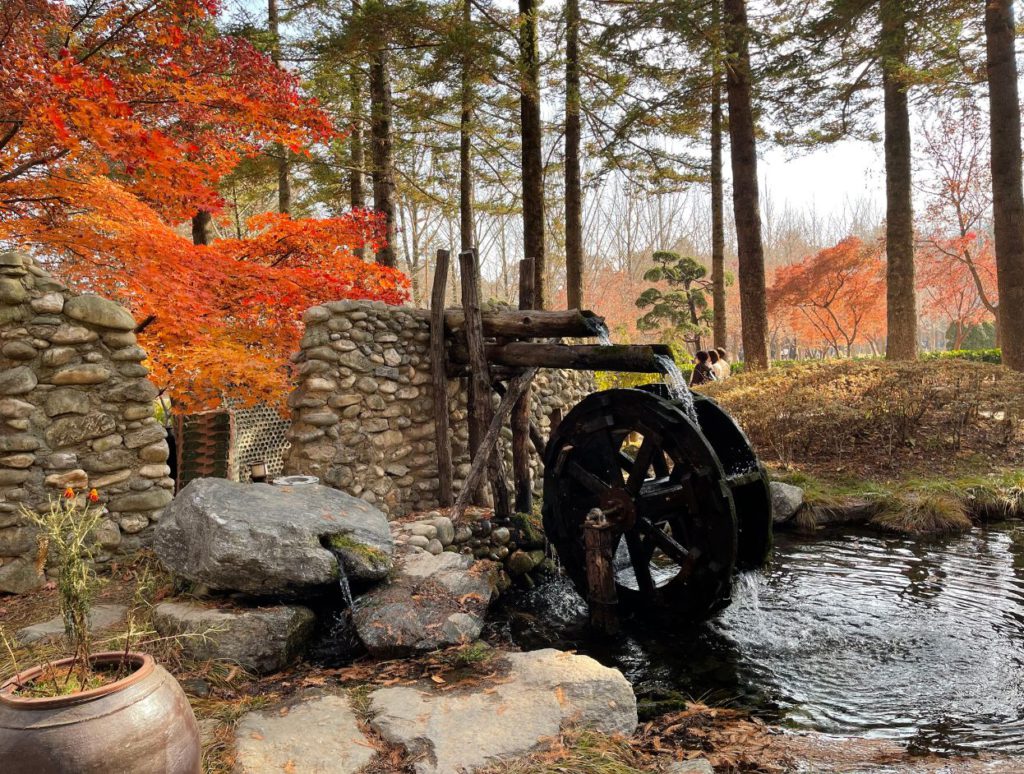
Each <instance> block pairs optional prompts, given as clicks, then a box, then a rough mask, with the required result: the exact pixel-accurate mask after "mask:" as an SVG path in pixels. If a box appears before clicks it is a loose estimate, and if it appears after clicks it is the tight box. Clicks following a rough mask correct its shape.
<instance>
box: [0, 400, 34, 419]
mask: <svg viewBox="0 0 1024 774" xmlns="http://www.w3.org/2000/svg"><path fill="white" fill-rule="evenodd" d="M34 410H35V406H33V405H32V404H31V403H26V402H25V401H23V400H18V399H17V398H3V399H0V416H2V417H9V418H11V419H24V418H25V417H27V416H28V415H29V414H31V413H32V412H33V411H34Z"/></svg>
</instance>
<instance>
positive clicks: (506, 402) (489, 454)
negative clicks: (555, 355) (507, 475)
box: [451, 368, 537, 521]
mask: <svg viewBox="0 0 1024 774" xmlns="http://www.w3.org/2000/svg"><path fill="white" fill-rule="evenodd" d="M536 373H537V369H536V368H531V369H529V370H528V371H526V372H524V373H521V374H519V375H518V376H516V377H515V378H514V379H512V381H510V382H509V383H508V389H507V390H506V391H505V395H504V396H503V397H502V399H501V402H500V403H499V404H498V410H497V411H495V412H494V416H493V417H491V424H490V425H489V426H488V428H487V433H486V434H485V435H484V438H483V441H482V442H481V444H480V449H479V450H478V451H477V453H476V455H475V456H474V457H473V464H472V465H471V466H470V468H469V475H467V476H466V482H465V484H463V486H462V490H461V491H460V492H459V496H458V497H457V498H455V506H454V507H453V508H452V511H451V518H452V521H457V520H458V519H459V518H461V516H462V512H463V511H464V510H465V509H466V505H467V503H468V501H469V498H470V496H471V495H470V491H471V490H472V489H474V488H476V486H477V485H478V483H479V481H480V476H481V474H482V473H483V471H484V468H485V467H489V465H490V463H491V462H492V461H493V460H494V459H496V458H497V457H498V455H497V454H496V453H495V450H496V448H497V445H498V436H499V435H500V434H501V426H502V425H503V424H505V420H506V419H508V417H509V414H511V413H512V407H513V406H514V405H515V404H516V402H517V401H518V400H519V398H520V397H522V395H523V393H524V392H525V391H526V389H527V388H528V387H529V386H530V382H531V381H532V380H533V377H534V375H535V374H536ZM506 494H507V493H506ZM495 513H497V508H495Z"/></svg>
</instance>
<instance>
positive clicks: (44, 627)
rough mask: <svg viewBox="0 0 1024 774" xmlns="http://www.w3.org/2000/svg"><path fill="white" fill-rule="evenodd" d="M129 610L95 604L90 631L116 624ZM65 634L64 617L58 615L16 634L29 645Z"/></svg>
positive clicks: (90, 614) (91, 612) (23, 642)
mask: <svg viewBox="0 0 1024 774" xmlns="http://www.w3.org/2000/svg"><path fill="white" fill-rule="evenodd" d="M127 612H128V608H127V607H125V606H124V605H93V606H92V608H90V610H89V632H90V633H92V634H95V633H96V632H101V631H103V630H104V629H109V628H111V627H112V626H116V625H117V624H119V623H121V621H123V620H124V616H125V613H127ZM63 635H64V619H63V618H62V617H61V616H59V615H58V616H56V617H54V618H51V619H50V620H48V621H43V622H42V623H38V624H32V625H31V626H26V627H25V628H23V629H19V630H18V633H17V634H16V635H15V636H16V637H17V639H18V642H20V643H21V644H22V645H28V644H29V643H30V642H38V641H39V640H45V639H49V638H51V637H60V636H63Z"/></svg>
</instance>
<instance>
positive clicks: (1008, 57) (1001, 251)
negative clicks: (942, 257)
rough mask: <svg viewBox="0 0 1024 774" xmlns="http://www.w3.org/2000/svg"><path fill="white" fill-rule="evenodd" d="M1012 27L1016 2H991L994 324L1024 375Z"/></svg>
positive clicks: (1022, 200) (1023, 216)
mask: <svg viewBox="0 0 1024 774" xmlns="http://www.w3.org/2000/svg"><path fill="white" fill-rule="evenodd" d="M1014 29H1015V28H1014V20H1013V3H1012V0H987V1H986V3H985V43H986V52H987V59H986V63H987V66H988V99H989V114H990V121H991V124H990V133H991V138H992V140H991V141H992V210H993V215H994V225H995V245H996V280H997V284H998V287H999V316H998V318H997V321H996V322H997V324H998V325H997V331H998V336H999V338H998V342H999V344H1000V345H1001V346H1002V350H1003V365H1005V366H1008V367H1009V368H1012V369H1014V370H1015V371H1024V192H1022V187H1021V145H1020V102H1019V100H1018V96H1017V60H1016V58H1015V56H1014V45H1015V42H1016V41H1015V35H1014Z"/></svg>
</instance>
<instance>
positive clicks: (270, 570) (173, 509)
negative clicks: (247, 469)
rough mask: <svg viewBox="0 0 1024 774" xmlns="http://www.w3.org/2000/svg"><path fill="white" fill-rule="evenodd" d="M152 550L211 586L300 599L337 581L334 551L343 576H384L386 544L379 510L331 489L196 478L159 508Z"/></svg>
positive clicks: (173, 568) (386, 531)
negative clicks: (161, 512) (168, 503)
mask: <svg viewBox="0 0 1024 774" xmlns="http://www.w3.org/2000/svg"><path fill="white" fill-rule="evenodd" d="M325 546H329V547H330V548H327V547H325ZM154 548H155V550H156V552H157V555H158V556H159V557H160V559H161V561H163V563H164V564H165V565H166V566H167V567H168V568H169V569H170V570H171V571H173V572H175V573H177V574H178V575H182V576H184V577H186V578H188V579H190V580H192V581H195V582H197V583H202V584H204V585H207V586H209V587H211V588H214V589H229V590H235V591H242V592H246V593H249V594H257V595H264V594H281V595H287V596H303V595H306V594H309V593H313V592H318V591H321V590H322V589H323V587H325V586H326V585H328V584H333V583H337V581H338V556H340V557H341V561H342V563H343V565H344V569H345V573H346V575H348V576H349V577H351V578H357V579H360V580H378V579H380V578H383V577H385V576H386V575H387V574H388V571H389V570H390V568H391V555H392V552H393V548H394V547H393V543H392V540H391V533H390V530H389V528H388V522H387V519H386V518H385V517H384V514H382V513H381V512H380V511H378V510H377V509H376V508H374V507H373V506H371V505H369V504H368V503H366V502H365V501H363V500H359V499H357V498H355V497H351V496H350V495H347V494H345V493H344V492H339V491H338V490H336V489H331V488H329V487H326V486H320V485H309V486H296V487H279V486H270V485H268V484H236V483H234V482H231V481H227V480H224V479H216V478H201V479H196V480H195V481H192V482H191V483H190V484H189V485H188V486H186V487H185V489H183V490H182V491H181V492H180V493H179V494H178V496H177V497H176V498H175V499H174V501H173V502H172V503H171V504H170V506H169V507H168V508H167V511H166V512H165V514H164V516H163V518H162V519H161V520H160V523H159V525H158V527H157V529H156V534H155V539H154Z"/></svg>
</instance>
